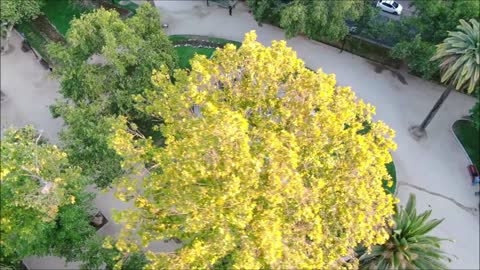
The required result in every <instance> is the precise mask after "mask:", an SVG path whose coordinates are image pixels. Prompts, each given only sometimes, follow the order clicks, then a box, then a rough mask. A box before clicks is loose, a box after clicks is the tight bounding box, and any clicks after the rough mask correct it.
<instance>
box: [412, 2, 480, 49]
mask: <svg viewBox="0 0 480 270" xmlns="http://www.w3.org/2000/svg"><path fill="white" fill-rule="evenodd" d="M412 4H413V6H414V7H415V10H416V13H415V16H413V17H411V18H409V20H410V21H411V22H410V23H412V25H413V26H415V27H416V28H417V30H418V31H419V33H420V34H421V36H422V39H423V40H425V41H427V42H431V43H433V44H437V43H440V42H441V41H442V40H444V39H445V38H446V37H447V34H448V31H452V30H453V29H455V28H456V27H457V25H458V21H459V20H460V19H464V20H469V19H472V18H476V19H478V17H479V16H480V14H479V12H478V11H479V10H480V2H479V1H470V0H429V1H424V0H413V1H412Z"/></svg>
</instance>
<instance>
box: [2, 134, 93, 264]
mask: <svg viewBox="0 0 480 270" xmlns="http://www.w3.org/2000/svg"><path fill="white" fill-rule="evenodd" d="M1 162H2V166H1V171H0V173H1V187H2V188H1V210H2V211H1V224H0V230H1V235H2V239H1V241H0V247H1V248H0V258H1V260H2V262H3V263H7V264H15V263H17V262H19V261H20V260H21V259H23V258H24V257H26V256H32V255H37V256H42V255H57V256H63V257H66V258H67V260H74V259H76V258H78V254H79V253H81V252H82V243H83V242H84V241H86V239H88V238H90V237H92V235H94V234H95V230H94V228H93V227H91V226H90V225H89V224H88V223H89V221H90V218H89V214H90V211H91V200H92V195H91V194H89V193H85V192H84V191H83V190H84V187H85V184H86V181H85V180H84V178H83V177H82V176H81V174H80V170H79V169H78V168H77V167H73V166H71V165H70V164H69V162H68V158H67V155H66V154H65V153H64V152H62V151H60V150H59V149H58V148H57V147H56V146H55V145H50V144H48V143H46V142H44V141H42V139H41V133H38V132H37V131H36V130H34V129H33V128H32V127H26V128H23V129H18V130H15V129H10V130H7V131H5V134H4V137H3V138H2V144H1Z"/></svg>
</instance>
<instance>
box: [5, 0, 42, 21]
mask: <svg viewBox="0 0 480 270" xmlns="http://www.w3.org/2000/svg"><path fill="white" fill-rule="evenodd" d="M42 4H43V1H41V0H3V1H0V10H1V11H2V12H0V23H2V24H3V23H6V24H8V25H15V24H18V23H21V22H24V21H27V20H30V19H34V18H35V17H36V16H37V15H39V14H40V13H41V12H40V8H41V6H42Z"/></svg>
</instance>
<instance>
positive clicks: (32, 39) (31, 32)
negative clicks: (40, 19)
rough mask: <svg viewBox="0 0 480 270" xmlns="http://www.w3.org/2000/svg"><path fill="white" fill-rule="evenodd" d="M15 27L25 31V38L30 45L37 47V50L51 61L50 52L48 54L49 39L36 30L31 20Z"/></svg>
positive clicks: (22, 31)
mask: <svg viewBox="0 0 480 270" xmlns="http://www.w3.org/2000/svg"><path fill="white" fill-rule="evenodd" d="M15 28H16V29H17V30H18V31H19V32H21V33H23V35H24V36H25V39H26V40H27V41H28V43H29V44H30V46H32V47H33V48H35V50H37V52H38V53H39V54H40V55H41V56H42V58H44V59H45V60H46V61H48V62H49V58H48V54H47V47H46V46H47V44H48V41H47V40H46V39H45V38H44V37H43V36H42V35H41V34H40V33H39V32H38V31H36V30H35V29H34V28H33V26H32V24H31V23H30V22H28V23H22V24H18V25H16V26H15Z"/></svg>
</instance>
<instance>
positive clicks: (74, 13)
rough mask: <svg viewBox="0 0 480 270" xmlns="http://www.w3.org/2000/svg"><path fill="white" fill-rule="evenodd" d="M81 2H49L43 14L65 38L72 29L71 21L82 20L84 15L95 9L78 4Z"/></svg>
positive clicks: (67, 0)
mask: <svg viewBox="0 0 480 270" xmlns="http://www.w3.org/2000/svg"><path fill="white" fill-rule="evenodd" d="M78 2H80V1H79V0H47V1H45V5H44V6H43V7H42V12H43V13H44V14H45V16H47V18H48V20H49V21H50V22H51V23H52V24H53V25H54V26H55V28H56V29H57V30H58V32H60V33H61V34H62V35H64V36H65V34H66V33H67V31H68V29H69V28H70V21H72V20H73V19H74V18H80V16H81V15H82V13H84V12H88V11H90V10H91V9H92V8H93V7H90V8H88V7H84V6H82V5H79V4H77V3H78Z"/></svg>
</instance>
